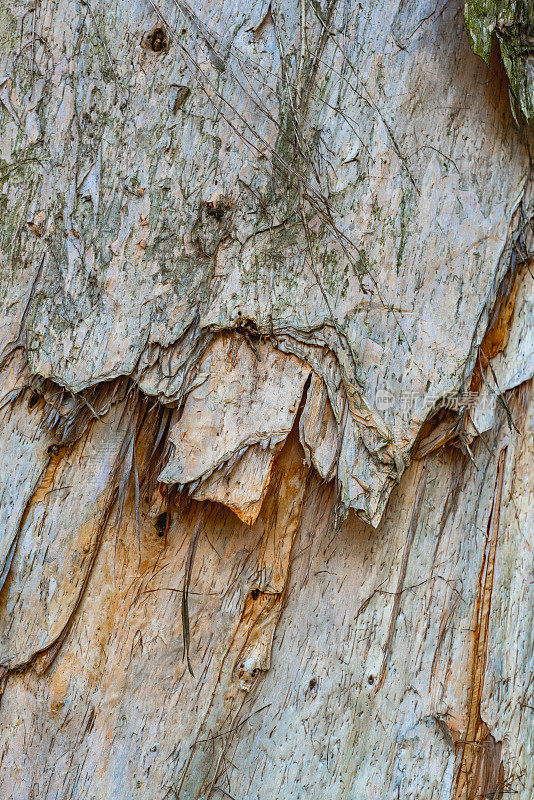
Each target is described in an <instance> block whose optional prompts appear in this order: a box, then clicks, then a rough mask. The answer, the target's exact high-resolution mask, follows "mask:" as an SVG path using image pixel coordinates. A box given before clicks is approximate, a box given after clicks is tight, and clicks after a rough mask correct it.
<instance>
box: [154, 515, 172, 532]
mask: <svg viewBox="0 0 534 800" xmlns="http://www.w3.org/2000/svg"><path fill="white" fill-rule="evenodd" d="M170 521H171V515H170V514H169V513H168V512H167V511H163V513H162V514H158V516H157V518H156V530H157V532H158V536H165V531H166V530H167V528H168V526H169V523H170Z"/></svg>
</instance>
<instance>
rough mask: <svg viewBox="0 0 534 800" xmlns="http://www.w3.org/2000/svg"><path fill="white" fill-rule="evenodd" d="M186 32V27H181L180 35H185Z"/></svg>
mask: <svg viewBox="0 0 534 800" xmlns="http://www.w3.org/2000/svg"><path fill="white" fill-rule="evenodd" d="M186 33H187V28H182V36H185V34H186Z"/></svg>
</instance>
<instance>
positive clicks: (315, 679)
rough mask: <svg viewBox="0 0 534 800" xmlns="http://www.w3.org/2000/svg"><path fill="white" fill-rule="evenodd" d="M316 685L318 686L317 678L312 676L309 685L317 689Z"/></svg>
mask: <svg viewBox="0 0 534 800" xmlns="http://www.w3.org/2000/svg"><path fill="white" fill-rule="evenodd" d="M316 686H317V678H312V679H311V680H310V683H309V687H310V689H315V687H316Z"/></svg>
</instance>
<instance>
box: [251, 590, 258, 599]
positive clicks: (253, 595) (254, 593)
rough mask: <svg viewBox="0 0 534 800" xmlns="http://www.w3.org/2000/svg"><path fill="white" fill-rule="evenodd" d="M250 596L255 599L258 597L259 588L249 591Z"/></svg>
mask: <svg viewBox="0 0 534 800" xmlns="http://www.w3.org/2000/svg"><path fill="white" fill-rule="evenodd" d="M250 596H251V597H252V599H253V600H257V599H258V597H259V596H260V590H259V589H253V590H252V591H251V593H250Z"/></svg>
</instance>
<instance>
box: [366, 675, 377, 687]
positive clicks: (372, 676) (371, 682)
mask: <svg viewBox="0 0 534 800" xmlns="http://www.w3.org/2000/svg"><path fill="white" fill-rule="evenodd" d="M374 682H375V678H374V675H369V677H368V678H367V683H368V684H369V686H372V685H373V683H374Z"/></svg>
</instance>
